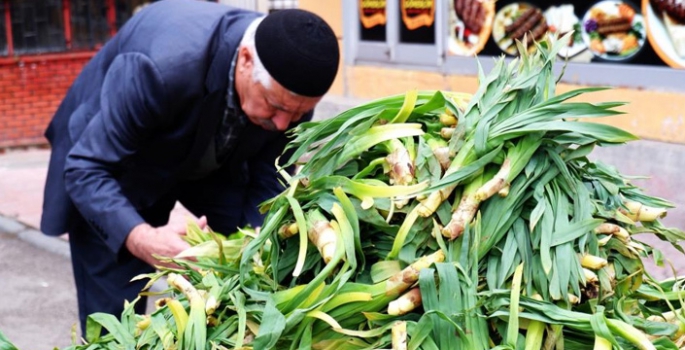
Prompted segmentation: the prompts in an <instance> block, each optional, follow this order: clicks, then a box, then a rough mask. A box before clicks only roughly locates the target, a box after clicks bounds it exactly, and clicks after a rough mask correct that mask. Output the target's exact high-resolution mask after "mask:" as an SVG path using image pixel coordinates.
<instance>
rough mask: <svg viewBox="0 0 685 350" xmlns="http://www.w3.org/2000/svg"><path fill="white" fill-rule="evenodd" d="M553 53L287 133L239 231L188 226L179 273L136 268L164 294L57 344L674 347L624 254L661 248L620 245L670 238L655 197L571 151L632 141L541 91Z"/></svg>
mask: <svg viewBox="0 0 685 350" xmlns="http://www.w3.org/2000/svg"><path fill="white" fill-rule="evenodd" d="M566 42H567V41H566V40H564V39H561V40H559V41H557V42H554V41H549V42H548V41H546V42H541V43H536V45H537V50H536V51H535V53H533V54H528V53H526V52H527V50H525V49H522V47H523V46H521V47H520V51H521V56H520V58H519V59H516V60H514V61H512V62H511V63H506V62H505V61H504V60H503V59H500V60H498V61H497V62H496V64H495V66H494V68H493V69H492V71H491V72H490V73H489V74H487V75H486V74H485V73H483V71H482V69H479V72H480V73H479V82H480V84H479V88H478V91H477V92H476V93H475V94H474V95H473V96H470V95H468V94H461V93H452V92H444V91H418V92H417V91H412V92H409V93H407V94H406V95H402V96H392V97H388V98H383V99H379V100H376V101H372V102H369V103H367V104H364V105H361V106H358V107H355V108H352V109H350V110H348V111H345V112H343V113H341V114H340V115H338V116H336V117H333V118H331V119H327V120H324V121H320V122H310V123H304V124H301V125H300V126H299V127H298V128H297V129H296V130H295V131H294V135H295V138H294V139H293V141H292V142H291V143H290V145H289V148H290V150H291V151H292V152H293V155H292V157H290V159H288V160H286V163H287V165H297V166H298V168H299V171H298V172H297V173H296V174H294V175H288V174H287V173H285V172H282V174H283V176H284V177H285V178H286V180H287V184H286V185H287V189H286V190H285V191H284V192H283V193H282V194H281V195H279V196H277V197H275V198H273V199H271V200H270V201H268V202H267V203H265V204H264V206H263V208H264V209H265V210H268V214H267V217H266V220H265V222H264V226H263V227H262V228H261V230H260V231H259V232H258V233H257V232H255V231H253V230H250V229H244V230H240V231H239V232H238V233H235V234H232V235H230V236H222V235H220V234H217V233H214V232H203V231H201V230H199V228H197V227H192V226H191V227H190V231H189V234H188V236H187V239H188V240H189V241H190V242H191V243H192V244H193V245H194V247H193V248H191V249H190V250H188V251H186V252H184V253H182V254H181V255H180V256H178V257H175V258H174V259H170V261H174V262H176V263H177V264H178V265H179V266H181V267H182V268H180V269H168V268H163V269H162V270H161V271H160V272H159V273H157V274H154V275H151V276H145V277H150V279H151V282H150V284H152V282H154V281H155V280H157V279H159V278H162V277H163V276H166V277H167V279H168V282H169V285H170V287H171V290H172V293H173V295H172V297H168V298H163V299H160V301H159V302H158V308H157V310H155V311H153V312H152V313H151V314H149V315H135V314H134V312H133V308H132V307H130V305H129V307H127V309H126V311H124V314H123V315H121V317H120V318H119V319H118V318H117V317H115V316H113V315H106V314H94V315H91V316H90V319H89V323H88V329H87V331H86V338H87V339H86V341H87V344H86V345H74V346H72V347H71V349H96V348H106V349H119V348H141V349H174V348H176V349H223V348H226V349H229V348H236V349H241V348H242V349H247V348H254V349H379V348H393V349H491V348H496V349H589V348H591V347H594V348H595V349H612V348H614V349H678V348H679V347H682V346H683V343H684V342H685V319H683V314H682V311H681V306H682V305H681V304H682V300H683V297H685V291H683V280H681V279H677V278H676V279H672V280H667V281H662V282H658V281H655V280H654V279H653V278H651V277H650V276H649V275H648V274H647V273H646V272H645V269H644V266H643V263H642V258H647V257H649V256H652V257H653V258H654V259H656V260H657V262H661V260H662V258H663V257H662V255H661V253H660V252H658V251H657V250H655V249H653V248H652V247H650V246H649V245H648V244H645V243H643V242H640V241H639V240H638V237H639V234H643V233H653V234H656V235H657V236H658V237H659V238H661V239H663V240H666V241H669V242H671V243H673V245H674V246H676V247H677V248H679V249H680V246H679V245H678V242H680V241H681V240H682V239H683V238H685V234H683V232H681V231H680V230H677V229H673V228H667V227H664V226H663V225H662V224H661V223H660V222H659V219H660V218H661V217H663V216H664V215H665V214H666V209H667V208H670V207H672V205H671V203H669V202H668V201H666V200H664V199H660V198H655V197H652V196H649V195H647V194H644V193H643V192H642V191H641V190H640V189H639V188H637V187H636V186H634V185H633V184H631V182H630V180H631V178H629V177H627V176H624V175H622V174H620V173H619V172H618V171H616V170H615V169H614V168H613V167H610V166H608V165H605V164H602V163H599V162H593V161H591V160H589V159H588V157H587V156H588V155H589V154H590V152H591V151H592V149H593V148H594V147H595V146H606V145H614V144H622V143H625V142H628V141H632V140H634V139H635V137H634V136H633V135H631V134H629V133H627V132H625V131H622V130H619V129H617V128H615V127H612V126H609V125H604V124H599V123H594V122H591V121H590V120H589V119H591V118H598V117H603V116H610V115H616V114H619V113H620V112H618V111H616V110H615V108H617V107H619V106H621V105H622V104H621V103H598V104H590V103H584V102H573V100H572V99H573V98H574V97H577V96H579V95H581V94H585V93H591V92H594V91H597V90H600V89H599V88H583V89H578V90H574V91H570V92H567V93H563V94H559V95H557V94H556V93H555V87H556V82H557V78H558V77H557V76H556V75H555V74H554V72H553V65H554V60H555V57H556V54H557V52H558V50H559V49H560V48H561V47H562V46H563V45H564V44H565V43H566ZM304 158H306V159H307V161H306V162H301V159H304ZM188 257H194V258H195V260H192V261H191V260H187V259H185V258H188ZM103 327H104V328H106V330H107V331H108V332H109V334H107V335H104V336H101V335H100V333H101V330H102V328H103ZM0 343H2V340H0ZM0 347H1V346H0ZM5 348H8V347H5Z"/></svg>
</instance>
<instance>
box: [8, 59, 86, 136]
mask: <svg viewBox="0 0 685 350" xmlns="http://www.w3.org/2000/svg"><path fill="white" fill-rule="evenodd" d="M92 55H93V53H81V54H60V55H57V54H56V55H49V56H35V57H27V58H20V59H19V60H11V59H5V60H4V61H0V148H8V147H22V146H32V145H45V144H46V143H47V140H45V138H44V137H43V132H44V131H45V128H46V127H47V124H48V122H49V121H50V118H52V115H53V114H54V112H55V111H56V110H57V107H58V106H59V103H60V102H61V100H62V98H63V97H64V95H65V94H66V92H67V90H68V88H69V86H71V83H72V82H73V81H74V79H75V78H76V76H77V75H78V74H79V72H80V71H81V69H82V68H83V66H84V65H85V64H86V63H87V62H88V60H89V59H90V58H91V57H92Z"/></svg>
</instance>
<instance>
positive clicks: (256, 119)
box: [235, 47, 321, 131]
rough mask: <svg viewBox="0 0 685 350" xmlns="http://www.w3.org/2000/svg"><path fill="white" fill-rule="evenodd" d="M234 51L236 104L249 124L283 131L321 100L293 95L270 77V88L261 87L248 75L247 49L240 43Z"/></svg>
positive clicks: (248, 54) (249, 72)
mask: <svg viewBox="0 0 685 350" xmlns="http://www.w3.org/2000/svg"><path fill="white" fill-rule="evenodd" d="M238 55H239V56H238V62H237V67H236V73H235V74H236V76H235V85H236V92H237V93H238V96H239V97H240V107H241V108H242V110H243V112H245V114H246V115H247V118H248V119H249V120H250V121H251V122H252V123H253V124H255V125H259V126H261V127H262V128H263V129H265V130H270V131H276V130H279V131H284V130H286V129H287V128H288V125H290V123H291V122H296V121H298V120H300V119H301V118H302V116H303V115H304V114H305V113H307V112H309V111H311V110H313V109H314V107H315V106H316V104H317V103H318V102H319V101H320V100H321V97H307V96H298V95H293V94H292V93H290V92H289V91H288V90H286V89H285V88H284V87H283V86H281V85H280V84H278V83H277V82H276V81H275V80H273V79H272V80H271V88H270V89H267V88H265V87H264V86H263V85H262V84H260V83H258V82H256V81H254V80H253V79H252V68H253V67H254V65H253V61H252V53H251V52H250V50H249V49H248V48H246V47H241V48H240V51H239V53H238Z"/></svg>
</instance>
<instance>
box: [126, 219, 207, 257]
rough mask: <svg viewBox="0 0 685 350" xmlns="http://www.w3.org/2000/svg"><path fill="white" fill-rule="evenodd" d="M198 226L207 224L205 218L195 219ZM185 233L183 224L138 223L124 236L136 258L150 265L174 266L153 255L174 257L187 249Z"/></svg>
mask: <svg viewBox="0 0 685 350" xmlns="http://www.w3.org/2000/svg"><path fill="white" fill-rule="evenodd" d="M197 223H198V225H199V226H200V228H203V229H204V228H205V227H206V226H207V218H206V217H204V216H203V217H201V218H199V219H197ZM185 234H186V229H185V225H179V224H177V223H170V224H167V225H165V226H160V227H152V226H150V225H148V224H140V225H138V226H136V227H134V228H133V230H131V233H130V234H129V235H128V237H127V238H126V248H128V250H129V251H130V252H131V254H133V255H134V256H136V257H137V258H139V259H141V260H143V261H145V262H146V263H148V264H150V265H152V266H160V265H161V266H172V267H173V266H175V265H171V264H167V263H162V262H160V261H159V260H157V259H155V258H154V256H153V255H157V256H162V257H174V256H176V254H178V253H180V252H182V251H184V250H186V249H188V248H189V247H190V245H189V244H188V243H186V242H185V241H184V240H183V238H181V236H182V235H185Z"/></svg>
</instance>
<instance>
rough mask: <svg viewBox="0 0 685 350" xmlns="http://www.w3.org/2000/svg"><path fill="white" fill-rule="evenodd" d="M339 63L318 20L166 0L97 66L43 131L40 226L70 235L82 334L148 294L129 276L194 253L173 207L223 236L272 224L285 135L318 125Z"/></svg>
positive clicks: (125, 30) (125, 32) (295, 13)
mask: <svg viewBox="0 0 685 350" xmlns="http://www.w3.org/2000/svg"><path fill="white" fill-rule="evenodd" d="M339 56H340V54H339V50H338V43H337V39H336V37H335V35H334V33H333V31H332V30H331V28H330V27H329V26H328V25H327V24H326V23H325V22H324V21H323V20H322V19H321V18H319V17H318V16H316V15H315V14H313V13H310V12H307V11H303V10H284V11H278V12H275V13H273V14H270V15H268V16H265V17H263V16H262V15H260V14H258V13H254V12H249V11H244V10H239V9H234V8H229V7H226V6H223V5H219V4H214V3H209V2H203V1H191V0H167V1H160V2H156V3H154V4H152V5H150V6H148V7H146V8H145V9H143V10H141V11H140V13H138V14H137V15H136V16H134V17H133V18H132V19H131V20H130V21H129V22H127V23H126V25H124V26H123V27H122V28H121V30H120V31H119V33H118V34H117V35H115V36H114V37H113V38H112V39H111V40H110V41H109V42H108V43H107V44H106V45H105V46H104V47H103V48H102V49H101V50H100V51H99V52H98V54H97V55H96V56H95V57H93V59H92V60H91V61H90V62H89V63H88V65H87V66H86V67H85V68H84V69H83V71H82V73H81V74H80V76H79V77H78V78H77V79H76V81H75V82H74V84H73V86H72V87H71V89H70V90H69V92H68V93H67V96H66V97H65V99H64V101H63V102H62V104H61V105H60V107H59V109H58V110H57V112H56V114H55V116H54V118H53V120H52V121H51V123H50V126H49V128H48V130H47V131H46V137H47V138H48V139H49V140H50V143H51V145H52V147H53V149H52V155H51V159H50V167H49V172H48V178H47V182H46V187H45V201H44V204H43V217H42V222H41V229H42V230H43V232H45V233H46V234H48V235H59V234H62V233H64V232H68V233H69V243H70V245H71V252H72V253H71V256H72V263H73V269H74V277H75V281H76V287H77V292H78V306H79V317H80V322H81V327H82V330H85V320H86V317H87V316H88V315H89V314H91V313H93V312H107V313H111V314H115V315H116V314H119V313H120V312H121V311H122V309H123V303H124V300H132V299H134V298H135V297H136V296H137V294H138V292H140V290H141V288H142V287H143V283H144V281H140V282H130V280H131V278H132V277H134V276H136V275H138V274H141V273H148V272H152V271H153V265H155V264H158V263H159V262H158V261H157V260H156V259H155V258H154V256H153V254H155V255H159V256H174V255H175V254H177V253H178V252H180V251H182V250H183V249H185V248H187V244H186V243H185V242H184V241H183V240H182V238H181V237H180V235H182V234H184V233H185V231H184V229H179V228H175V227H173V225H169V224H168V222H169V213H170V211H171V209H172V208H173V206H174V204H175V203H176V201H180V202H181V203H182V204H183V205H184V206H185V207H186V208H188V209H189V210H190V211H191V212H192V213H194V214H195V215H197V216H198V217H200V219H199V221H200V225H206V224H207V223H208V224H209V225H210V226H211V227H212V228H213V229H214V230H216V231H219V232H233V231H234V230H235V229H236V228H237V227H241V226H244V225H247V224H251V225H253V226H258V225H260V224H261V220H262V216H260V214H259V212H258V210H257V205H258V204H259V203H260V202H261V201H263V200H265V199H268V198H271V197H272V196H274V195H276V194H277V193H278V192H280V191H281V190H282V188H281V187H280V185H279V183H278V179H277V174H276V169H275V166H274V162H275V159H276V158H277V157H278V156H279V155H280V154H281V153H282V152H283V149H284V146H285V145H286V143H287V139H286V137H285V135H284V133H283V132H284V131H285V130H288V129H289V128H292V127H293V126H294V125H295V124H296V123H298V122H301V121H305V120H310V119H311V116H312V110H313V109H314V107H315V106H316V104H317V103H318V102H319V100H320V99H321V96H322V95H324V94H325V93H326V92H327V91H328V89H329V88H330V86H331V84H332V82H333V80H334V78H335V75H336V72H337V68H338V63H339V59H340V57H339ZM136 307H137V310H136V311H137V312H139V313H142V312H144V311H145V300H142V301H141V302H139V303H138V304H137V305H136Z"/></svg>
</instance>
